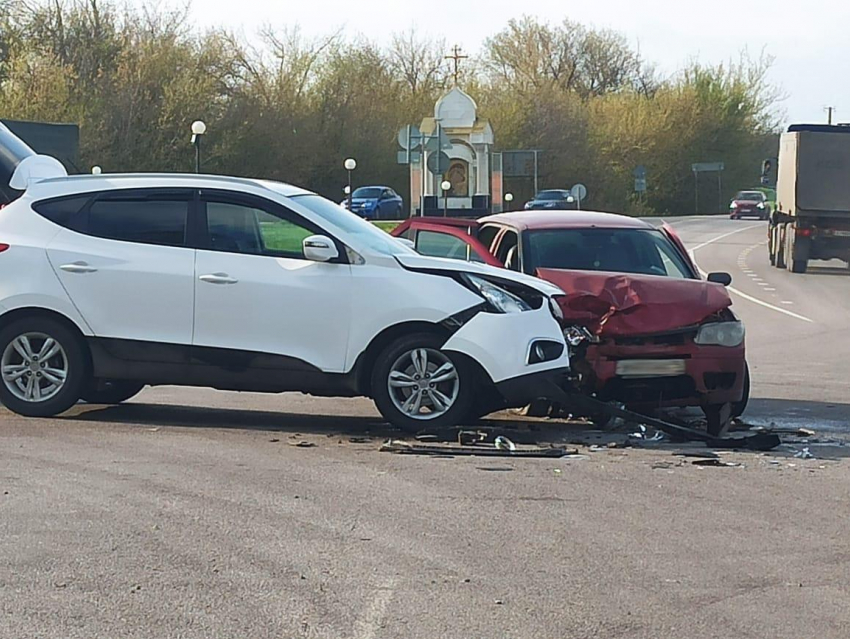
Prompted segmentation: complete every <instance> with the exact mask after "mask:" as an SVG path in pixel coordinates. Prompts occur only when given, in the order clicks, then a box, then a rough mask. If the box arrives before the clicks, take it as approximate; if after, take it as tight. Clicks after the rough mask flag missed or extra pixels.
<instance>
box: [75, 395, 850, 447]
mask: <svg viewBox="0 0 850 639" xmlns="http://www.w3.org/2000/svg"><path fill="white" fill-rule="evenodd" d="M752 406H753V408H754V412H756V411H757V412H758V413H759V414H765V411H766V410H770V411H771V413H772V414H776V415H780V414H782V415H783V416H784V418H783V419H776V420H771V421H772V422H773V423H775V424H776V426H777V427H780V428H782V427H787V428H799V427H804V426H805V427H808V428H813V429H814V430H816V432H817V434H816V436H815V437H814V438H809V437H800V436H794V435H790V434H782V435H781V437H782V439H783V442H784V445H783V446H782V448H783V449H784V452H782V453H780V454H782V455H783V456H791V455H793V454H794V453H795V452H797V451H798V450H801V449H802V447H804V446H806V445H808V444H809V443H810V442H811V443H813V444H814V445H815V446H821V444H826V443H829V442H832V443H835V442H834V438H833V436H834V434H835V432H837V431H838V424H839V421H838V418H839V416H846V415H850V405H848V404H826V403H819V402H791V401H785V400H753V402H752ZM815 415H821V416H823V415H831V416H832V417H835V419H833V420H831V421H829V422H828V424H829V425H831V427H830V426H827V427H828V428H829V431H826V430H824V429H822V428H818V427H817V426H816V425H814V424H812V422H813V421H814V419H813V416H815ZM63 419H67V420H73V421H82V422H103V423H113V424H125V425H133V426H145V427H180V428H197V429H206V428H209V429H213V428H217V429H233V430H247V431H264V432H274V433H288V434H299V435H325V436H342V437H351V438H362V437H368V438H370V439H372V440H374V441H376V442H377V441H380V440H382V439H411V435H410V434H409V433H404V432H402V431H400V430H398V429H394V428H393V427H391V426H390V425H389V424H387V423H386V422H383V421H382V420H381V419H380V418H378V417H363V416H347V415H327V414H325V415H322V414H301V413H287V412H277V411H262V410H244V409H230V408H210V407H198V406H173V405H163V404H142V403H132V404H123V405H120V406H87V405H84V404H83V405H79V406H78V407H77V408H76V409H75V412H74V413H72V414H71V415H68V416H66V417H64V418H63ZM744 421H745V422H747V423H750V424H754V425H757V426H769V425H770V422H768V421H766V420H764V419H761V420H759V419H753V420H748V419H746V418H745V420H744ZM840 424H841V426H843V427H845V432H847V434H848V436H850V429H846V424H845V422H844V421H841V422H840ZM463 429H464V430H473V431H475V430H478V431H487V432H488V435H489V437H488V439H489V440H492V439H493V438H494V437H495V436H496V435H497V434H504V435H506V436H507V437H509V438H510V439H511V440H512V441H514V442H516V443H517V444H529V445H531V444H539V445H544V446H545V445H548V444H553V445H560V446H563V445H567V444H570V445H584V446H589V447H592V446H595V447H615V448H623V447H632V446H637V447H641V448H646V449H660V450H666V451H671V452H674V453H676V452H678V453H684V454H688V453H705V454H706V455H708V456H710V455H712V454H713V453H714V449H713V448H711V447H706V446H705V445H704V444H702V443H699V442H684V441H683V442H678V441H672V440H670V438H664V439H663V440H661V441H658V442H653V441H643V440H641V439H640V438H639V436H638V437H637V438H636V437H634V436H633V435H634V434H635V433H636V432H637V433H639V432H640V429H639V427H635V426H625V427H624V428H622V429H618V430H616V431H603V430H598V429H595V428H593V427H592V426H591V425H590V424H588V423H585V422H581V421H565V420H557V419H533V418H524V417H520V416H517V415H515V414H513V413H511V412H507V411H505V412H501V413H496V414H494V415H492V416H489V417H487V418H484V419H482V420H480V421H478V422H476V423H474V424H469V425H467V426H464V427H463ZM435 434H436V435H437V438H436V439H435V441H446V442H451V441H457V435H458V429H457V428H454V429H447V430H445V431H441V432H439V433H435ZM653 434H654V431H651V430H649V431H647V432H646V433H645V435H646V436H647V437H651V436H652V435H653ZM364 443H365V442H364ZM812 451H813V452H814V451H815V448H814V447H812ZM777 452H779V451H777ZM816 455H817V456H818V457H820V456H821V455H823V457H824V458H826V457H830V458H834V459H836V458H839V457H847V456H850V446H846V447H844V446H840V445H836V446H831V447H830V449H829V452H828V454H827V451H826V450H825V449H821V450H820V451H819V452H817V453H816Z"/></svg>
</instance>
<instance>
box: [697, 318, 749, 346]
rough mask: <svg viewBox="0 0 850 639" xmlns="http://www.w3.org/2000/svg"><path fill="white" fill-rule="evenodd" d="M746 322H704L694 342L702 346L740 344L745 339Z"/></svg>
mask: <svg viewBox="0 0 850 639" xmlns="http://www.w3.org/2000/svg"><path fill="white" fill-rule="evenodd" d="M745 332H746V331H745V330H744V323H743V322H740V321H734V322H713V323H711V324H703V325H702V326H700V328H699V330H698V331H697V336H696V337H695V338H694V342H695V343H697V344H700V345H702V346H728V347H730V348H731V347H734V346H740V345H741V344H742V343H743V341H744V334H745Z"/></svg>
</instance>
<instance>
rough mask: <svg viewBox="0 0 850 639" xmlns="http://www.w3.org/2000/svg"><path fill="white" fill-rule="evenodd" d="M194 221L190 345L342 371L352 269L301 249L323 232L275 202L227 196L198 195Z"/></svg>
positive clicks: (293, 365)
mask: <svg viewBox="0 0 850 639" xmlns="http://www.w3.org/2000/svg"><path fill="white" fill-rule="evenodd" d="M199 218H200V220H199V225H200V227H201V238H202V239H201V244H200V248H199V249H198V252H197V260H196V264H195V324H194V327H195V332H194V339H193V344H194V345H195V346H196V347H202V348H216V349H231V350H236V351H246V352H252V353H266V354H271V355H279V356H282V357H283V358H285V361H288V362H289V365H291V368H292V369H295V370H301V369H303V367H304V365H305V364H306V365H308V366H310V367H315V368H318V369H320V370H321V371H323V372H343V369H344V368H345V365H346V362H345V355H346V350H347V346H348V335H349V326H350V324H351V322H353V321H356V318H352V317H351V295H352V286H351V267H350V266H349V264H347V263H346V261H345V259H344V257H341V258H340V259H338V260H336V261H333V262H328V263H320V262H313V261H310V260H307V259H305V258H304V253H303V248H302V241H303V240H304V239H305V238H307V237H309V236H311V235H316V234H321V235H327V233H325V232H324V231H322V229H320V228H318V227H316V226H315V225H314V224H312V223H311V222H309V221H307V220H305V219H304V218H302V217H300V216H298V215H297V214H295V213H294V212H292V211H290V210H288V209H286V208H285V207H283V206H281V205H279V204H277V203H274V202H271V201H269V200H266V199H264V198H259V197H253V196H245V195H242V194H239V193H235V192H227V191H202V193H201V206H200V216H199ZM340 255H341V256H344V255H345V251H344V250H341V251H340Z"/></svg>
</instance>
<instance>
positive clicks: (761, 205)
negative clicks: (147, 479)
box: [756, 202, 764, 209]
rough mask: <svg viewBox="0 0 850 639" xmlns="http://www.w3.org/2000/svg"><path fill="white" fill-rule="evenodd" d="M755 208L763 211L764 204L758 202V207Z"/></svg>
mask: <svg viewBox="0 0 850 639" xmlns="http://www.w3.org/2000/svg"><path fill="white" fill-rule="evenodd" d="M756 208H760V209H763V208H764V202H759V203H758V206H757V207H756Z"/></svg>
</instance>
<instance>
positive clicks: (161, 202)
mask: <svg viewBox="0 0 850 639" xmlns="http://www.w3.org/2000/svg"><path fill="white" fill-rule="evenodd" d="M188 214H189V201H188V198H186V199H181V198H177V197H175V198H174V199H170V198H169V197H168V196H163V197H161V198H160V197H156V196H150V195H148V196H145V195H142V196H137V195H126V196H121V195H116V196H108V197H106V198H104V199H98V200H95V201H94V202H93V203H92V204H91V206H90V207H89V212H88V224H87V225H86V233H88V235H94V236H95V237H102V238H105V239H109V240H119V241H122V242H135V243H138V244H159V245H164V246H185V245H186V221H187V219H188Z"/></svg>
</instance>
